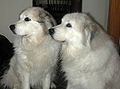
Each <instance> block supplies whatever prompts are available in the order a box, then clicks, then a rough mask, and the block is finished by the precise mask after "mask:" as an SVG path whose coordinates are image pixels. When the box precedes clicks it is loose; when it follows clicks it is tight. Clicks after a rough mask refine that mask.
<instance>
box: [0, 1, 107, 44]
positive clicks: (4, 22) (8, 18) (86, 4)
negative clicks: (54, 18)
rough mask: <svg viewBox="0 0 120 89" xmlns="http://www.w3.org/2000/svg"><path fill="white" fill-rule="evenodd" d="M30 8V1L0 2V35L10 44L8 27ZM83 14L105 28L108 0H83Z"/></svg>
mask: <svg viewBox="0 0 120 89" xmlns="http://www.w3.org/2000/svg"><path fill="white" fill-rule="evenodd" d="M30 6H32V0H0V34H3V35H4V36H6V37H7V38H8V39H9V40H10V41H11V42H12V41H13V36H14V35H13V33H12V32H11V31H10V30H9V28H8V27H9V25H10V24H12V23H14V22H15V21H16V20H17V19H18V16H19V13H20V12H21V11H22V10H23V9H25V8H26V7H30ZM83 12H89V13H91V14H92V15H93V16H94V17H95V19H96V20H97V21H98V22H99V23H100V24H101V25H103V27H104V28H107V12H108V0H83Z"/></svg>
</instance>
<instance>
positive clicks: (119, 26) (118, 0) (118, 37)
mask: <svg viewBox="0 0 120 89" xmlns="http://www.w3.org/2000/svg"><path fill="white" fill-rule="evenodd" d="M109 3H110V4H109V18H108V33H109V34H110V35H112V36H113V37H114V38H115V41H116V42H118V43H119V41H120V0H110V2H109Z"/></svg>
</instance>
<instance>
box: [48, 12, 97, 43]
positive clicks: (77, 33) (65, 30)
mask: <svg viewBox="0 0 120 89" xmlns="http://www.w3.org/2000/svg"><path fill="white" fill-rule="evenodd" d="M95 31H96V24H94V22H93V21H92V20H91V18H90V17H89V16H88V15H87V14H85V13H71V14H67V15H65V16H64V17H63V18H62V22H61V24H60V25H57V26H55V27H52V28H51V29H49V33H50V35H51V36H52V38H54V39H55V40H57V41H60V42H68V43H77V42H79V43H81V44H83V45H86V44H87V43H88V42H89V41H90V40H91V37H92V33H93V32H95Z"/></svg>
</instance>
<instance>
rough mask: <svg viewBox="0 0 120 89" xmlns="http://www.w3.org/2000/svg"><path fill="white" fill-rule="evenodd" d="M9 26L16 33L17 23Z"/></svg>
mask: <svg viewBox="0 0 120 89" xmlns="http://www.w3.org/2000/svg"><path fill="white" fill-rule="evenodd" d="M9 28H10V30H11V31H12V32H13V33H14V34H16V33H15V24H12V25H10V26H9Z"/></svg>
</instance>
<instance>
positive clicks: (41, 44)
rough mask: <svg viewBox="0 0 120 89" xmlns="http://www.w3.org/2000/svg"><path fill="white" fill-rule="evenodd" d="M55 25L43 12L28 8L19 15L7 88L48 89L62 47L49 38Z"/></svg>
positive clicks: (5, 83) (4, 80)
mask: <svg viewBox="0 0 120 89" xmlns="http://www.w3.org/2000/svg"><path fill="white" fill-rule="evenodd" d="M26 17H28V18H29V19H30V21H25V18H26ZM53 24H54V25H55V21H54V19H53V18H52V17H51V15H50V14H49V13H48V12H46V11H45V10H43V9H42V8H38V7H32V8H28V9H26V10H25V11H23V12H22V13H21V14H20V20H19V21H18V22H16V23H15V32H14V33H15V34H16V35H17V36H16V39H15V42H14V47H15V55H14V56H13V58H12V59H11V61H10V69H9V70H8V71H6V74H4V76H3V79H2V80H1V83H2V84H4V85H5V87H6V86H8V87H10V88H11V89H30V85H31V86H32V87H35V88H37V89H49V87H50V83H51V79H52V76H53V72H54V68H55V65H56V61H57V56H58V52H59V47H60V45H59V44H58V43H57V42H55V41H54V40H53V39H51V37H50V36H49V34H48V28H50V27H51V26H52V25H53Z"/></svg>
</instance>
